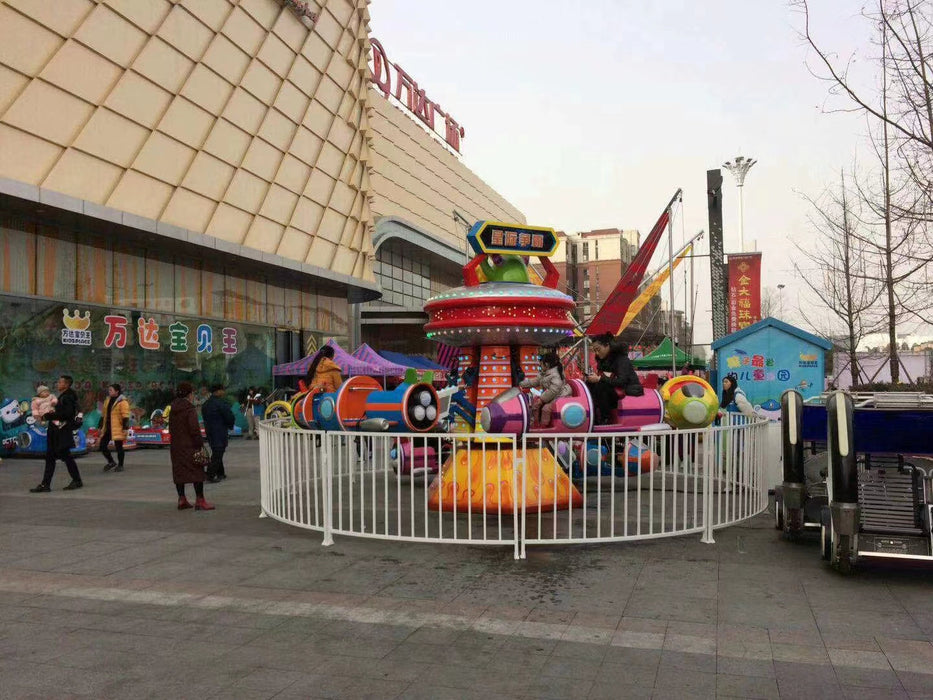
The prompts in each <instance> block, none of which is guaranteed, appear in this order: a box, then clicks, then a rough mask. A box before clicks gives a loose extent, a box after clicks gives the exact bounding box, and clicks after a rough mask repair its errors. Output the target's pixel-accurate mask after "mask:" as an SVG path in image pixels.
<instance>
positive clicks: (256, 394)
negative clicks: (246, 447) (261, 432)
mask: <svg viewBox="0 0 933 700" xmlns="http://www.w3.org/2000/svg"><path fill="white" fill-rule="evenodd" d="M243 412H244V413H245V414H246V425H247V426H248V429H247V431H246V439H247V440H255V439H256V438H257V437H259V436H258V435H256V421H258V420H259V419H260V418H261V417H262V393H260V391H259V389H257V388H256V387H254V386H251V387H250V388H249V389H247V390H246V406H245V408H244V410H243Z"/></svg>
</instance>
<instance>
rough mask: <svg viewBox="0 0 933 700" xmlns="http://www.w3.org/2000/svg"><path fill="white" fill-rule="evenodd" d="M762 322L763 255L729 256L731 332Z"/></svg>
mask: <svg viewBox="0 0 933 700" xmlns="http://www.w3.org/2000/svg"><path fill="white" fill-rule="evenodd" d="M760 320H761V253H747V254H742V255H730V256H729V332H730V333H734V332H735V331H740V330H742V329H743V328H747V327H748V326H750V325H752V324H753V323H757V322H758V321H760Z"/></svg>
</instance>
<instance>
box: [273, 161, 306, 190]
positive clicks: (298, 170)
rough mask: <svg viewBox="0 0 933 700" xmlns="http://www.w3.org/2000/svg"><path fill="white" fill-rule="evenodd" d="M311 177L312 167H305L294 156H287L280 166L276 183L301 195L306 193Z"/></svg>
mask: <svg viewBox="0 0 933 700" xmlns="http://www.w3.org/2000/svg"><path fill="white" fill-rule="evenodd" d="M310 175H311V166H309V165H305V164H304V163H302V162H301V161H300V160H298V159H297V158H295V157H294V156H291V155H286V156H285V157H284V158H283V159H282V162H281V163H280V164H279V172H278V173H276V175H275V181H276V182H278V183H279V184H280V185H283V186H284V187H287V188H288V189H290V190H291V191H292V192H295V193H296V194H300V193H301V192H303V191H304V188H305V185H306V184H307V182H308V177H309V176H310Z"/></svg>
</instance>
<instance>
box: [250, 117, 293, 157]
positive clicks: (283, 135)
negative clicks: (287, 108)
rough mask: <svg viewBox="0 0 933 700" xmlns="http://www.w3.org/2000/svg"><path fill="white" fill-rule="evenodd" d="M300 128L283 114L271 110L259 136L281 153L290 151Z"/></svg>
mask: <svg viewBox="0 0 933 700" xmlns="http://www.w3.org/2000/svg"><path fill="white" fill-rule="evenodd" d="M297 128H298V127H297V126H296V125H295V124H294V123H293V122H292V121H290V120H289V119H288V118H287V117H286V116H285V115H283V114H282V113H281V112H279V111H277V110H275V109H270V110H269V111H268V112H266V118H265V119H263V121H262V126H261V127H259V135H260V136H262V137H263V138H264V139H265V140H266V141H268V142H269V143H271V144H272V145H273V146H275V147H276V148H278V149H279V150H280V151H286V150H288V146H289V144H290V143H291V142H292V136H293V135H294V133H295V130H296V129H297Z"/></svg>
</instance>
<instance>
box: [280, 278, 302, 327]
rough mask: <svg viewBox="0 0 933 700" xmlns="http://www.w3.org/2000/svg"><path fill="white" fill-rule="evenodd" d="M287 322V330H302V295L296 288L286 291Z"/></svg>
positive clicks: (285, 321)
mask: <svg viewBox="0 0 933 700" xmlns="http://www.w3.org/2000/svg"><path fill="white" fill-rule="evenodd" d="M284 291H285V320H284V325H285V327H286V328H301V293H300V292H299V291H298V290H297V289H294V288H288V287H287V288H286V289H285V290H284Z"/></svg>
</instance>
